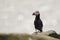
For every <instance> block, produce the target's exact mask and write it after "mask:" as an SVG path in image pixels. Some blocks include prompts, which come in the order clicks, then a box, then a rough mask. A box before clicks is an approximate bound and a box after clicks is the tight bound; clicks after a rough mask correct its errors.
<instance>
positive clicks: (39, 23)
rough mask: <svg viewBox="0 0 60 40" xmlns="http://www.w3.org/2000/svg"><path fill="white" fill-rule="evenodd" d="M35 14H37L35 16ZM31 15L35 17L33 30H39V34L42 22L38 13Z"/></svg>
mask: <svg viewBox="0 0 60 40" xmlns="http://www.w3.org/2000/svg"><path fill="white" fill-rule="evenodd" d="M36 13H37V14H36ZM33 15H35V16H36V17H35V20H34V26H35V29H37V30H39V31H40V32H42V28H43V23H42V20H41V19H40V13H39V12H35V13H33Z"/></svg>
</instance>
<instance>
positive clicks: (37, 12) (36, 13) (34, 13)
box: [32, 11, 40, 16]
mask: <svg viewBox="0 0 60 40" xmlns="http://www.w3.org/2000/svg"><path fill="white" fill-rule="evenodd" d="M32 15H35V16H36V15H40V13H39V11H35V12H33V14H32Z"/></svg>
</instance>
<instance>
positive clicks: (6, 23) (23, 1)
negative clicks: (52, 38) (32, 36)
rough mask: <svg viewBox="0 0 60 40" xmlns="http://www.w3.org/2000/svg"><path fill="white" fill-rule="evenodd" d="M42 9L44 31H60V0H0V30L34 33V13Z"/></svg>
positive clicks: (3, 31)
mask: <svg viewBox="0 0 60 40" xmlns="http://www.w3.org/2000/svg"><path fill="white" fill-rule="evenodd" d="M36 10H38V11H40V14H41V20H42V21H43V25H44V26H43V31H44V32H45V31H48V30H55V31H56V32H57V33H60V0H0V32H2V33H12V32H13V33H32V32H34V31H35V29H34V24H33V22H34V18H35V16H32V13H33V12H34V11H36Z"/></svg>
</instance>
